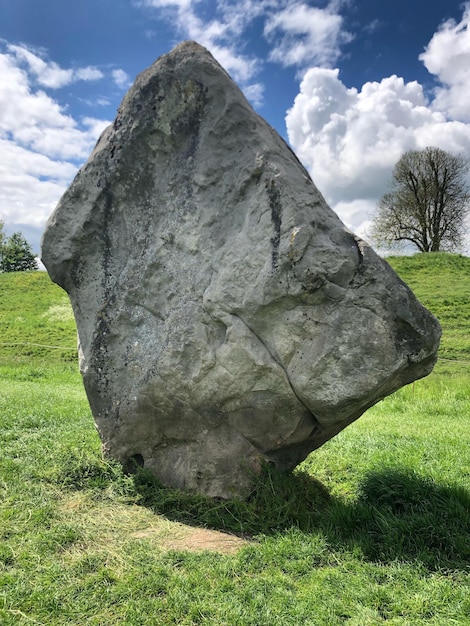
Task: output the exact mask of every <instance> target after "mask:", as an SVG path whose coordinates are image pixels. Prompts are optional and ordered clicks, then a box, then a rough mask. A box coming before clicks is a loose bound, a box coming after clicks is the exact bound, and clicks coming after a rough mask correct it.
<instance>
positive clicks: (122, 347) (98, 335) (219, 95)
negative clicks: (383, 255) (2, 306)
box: [42, 42, 440, 498]
mask: <svg viewBox="0 0 470 626" xmlns="http://www.w3.org/2000/svg"><path fill="white" fill-rule="evenodd" d="M42 258H43V261H44V264H45V265H46V267H47V269H48V271H49V274H50V276H51V278H52V280H54V281H55V282H57V283H58V284H59V285H61V286H62V287H63V288H64V289H65V290H66V291H67V292H68V294H69V296H70V299H71V302H72V305H73V309H74V313H75V318H76V321H77V327H78V337H79V353H80V368H81V372H82V375H83V380H84V384H85V389H86V392H87V395H88V399H89V402H90V405H91V409H92V412H93V416H94V418H95V421H96V424H97V427H98V430H99V433H100V436H101V439H102V442H103V446H104V450H105V452H106V453H107V454H108V455H110V456H111V457H114V458H117V459H119V460H120V461H121V462H122V463H123V464H124V466H126V467H131V466H132V465H133V464H137V465H143V466H145V467H146V468H149V469H150V470H151V471H152V472H153V473H154V474H155V475H156V476H157V477H158V478H159V479H160V480H161V481H162V482H163V483H164V484H166V485H170V486H175V487H180V488H184V489H189V490H194V491H199V492H202V493H205V494H208V495H210V496H219V497H223V498H228V497H232V496H245V495H246V494H247V493H249V490H250V485H251V484H252V481H253V477H254V475H256V474H258V473H259V472H260V470H261V467H262V464H263V462H265V461H267V462H271V463H274V464H275V466H277V467H279V468H282V469H286V470H290V469H292V468H294V467H295V466H296V465H297V464H298V463H299V462H300V461H302V460H303V459H304V458H305V457H306V456H307V454H309V452H311V451H312V450H314V449H315V448H317V447H319V446H321V445H322V444H323V443H324V442H325V441H327V440H328V439H330V438H331V437H333V436H334V435H336V434H337V433H338V432H339V431H341V430H342V429H343V428H345V426H347V425H348V424H350V423H351V422H353V421H354V420H356V419H357V418H358V417H359V416H360V415H361V414H362V413H363V412H364V411H365V410H366V409H367V408H369V407H370V406H372V405H373V404H375V403H376V402H377V401H378V400H380V399H381V398H383V397H384V396H386V395H387V394H390V393H392V392H393V391H395V390H396V389H398V388H399V387H401V386H402V385H405V384H407V383H409V382H411V381H413V380H415V379H417V378H420V377H422V376H426V375H427V374H428V373H429V372H430V371H431V369H432V367H433V364H434V362H435V360H436V351H437V347H438V343H439V337H440V328H439V324H438V322H437V320H436V319H435V318H434V317H433V316H432V315H431V314H430V313H428V311H426V309H424V308H423V306H421V304H419V302H418V301H417V300H416V299H415V297H414V296H413V294H412V292H411V291H410V290H409V288H408V287H407V286H406V285H405V284H404V283H403V282H402V281H401V280H400V279H399V278H398V277H397V275H396V274H395V273H394V272H393V271H392V269H391V268H390V267H389V266H388V265H387V263H386V262H385V261H383V260H381V259H380V258H379V257H378V256H377V255H376V254H375V253H374V252H373V250H372V249H371V248H369V247H368V246H367V245H366V244H365V243H364V242H363V241H361V240H359V239H358V238H357V237H355V236H354V235H353V234H352V233H351V232H349V231H348V230H347V229H346V228H345V226H344V225H343V224H342V223H341V221H340V220H339V218H338V217H337V215H336V214H335V213H334V212H333V211H332V210H331V209H330V208H329V207H328V206H327V204H326V202H325V200H324V199H323V197H322V196H321V194H320V193H319V191H318V190H317V189H316V187H315V185H314V184H313V183H312V181H311V179H310V177H309V175H308V173H307V172H306V170H305V169H304V168H303V167H302V165H301V164H300V163H299V161H298V160H297V158H296V157H295V155H294V154H293V153H292V151H291V150H290V149H289V147H288V146H287V145H286V144H285V143H284V141H283V140H282V139H281V138H280V137H279V135H278V134H277V133H276V132H275V131H274V130H273V129H272V128H271V127H270V126H268V124H267V123H266V122H265V121H264V120H263V119H261V118H260V117H259V116H258V115H257V114H256V113H255V112H254V111H253V110H252V109H251V107H250V105H249V104H248V102H247V101H246V99H245V98H244V96H243V94H242V93H241V92H240V90H239V89H238V88H237V86H236V85H235V84H234V83H233V81H232V80H231V79H230V77H229V76H228V75H227V73H226V72H225V71H224V70H223V69H222V68H221V67H220V65H218V63H217V62H216V61H215V60H214V59H213V57H212V56H211V55H210V54H209V52H207V50H205V49H204V48H202V47H201V46H200V45H198V44H196V43H194V42H186V43H182V44H181V45H179V46H178V47H176V48H175V49H174V50H173V51H172V52H170V53H169V54H167V55H165V56H163V57H161V58H160V59H158V60H157V61H156V62H155V63H154V65H152V66H151V67H150V68H149V69H147V70H146V71H144V72H143V73H142V74H140V76H138V78H137V80H136V81H135V84H134V85H133V87H132V88H131V89H130V91H129V92H128V94H127V95H126V97H125V98H124V100H123V102H122V104H121V106H120V108H119V111H118V115H117V117H116V120H115V121H114V123H113V125H112V126H110V127H109V128H107V129H106V130H105V131H104V133H103V135H102V136H101V138H100V139H99V141H98V143H97V145H96V147H95V149H94V151H93V153H92V154H91V156H90V158H89V160H88V162H87V163H86V165H85V166H84V167H83V168H82V169H81V170H80V171H79V172H78V174H77V176H76V178H75V180H74V181H73V183H72V185H71V186H70V188H69V189H68V190H67V191H66V193H65V194H64V196H63V197H62V199H61V201H60V202H59V205H58V207H57V208H56V210H55V212H54V213H53V215H52V216H51V218H50V219H49V222H48V225H47V229H46V232H45V235H44V240H43V247H42Z"/></svg>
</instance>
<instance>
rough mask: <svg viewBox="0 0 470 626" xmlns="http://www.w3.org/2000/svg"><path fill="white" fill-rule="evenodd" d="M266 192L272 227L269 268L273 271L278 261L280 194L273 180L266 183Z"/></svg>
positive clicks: (280, 215)
mask: <svg viewBox="0 0 470 626" xmlns="http://www.w3.org/2000/svg"><path fill="white" fill-rule="evenodd" d="M266 191H267V192H268V198H269V206H270V207H271V221H272V223H273V226H274V235H273V236H272V237H271V245H272V251H271V267H272V269H273V270H275V269H276V268H277V264H278V260H279V244H280V242H281V224H282V205H281V194H280V193H279V189H278V188H277V187H276V185H275V183H274V180H270V181H269V182H266Z"/></svg>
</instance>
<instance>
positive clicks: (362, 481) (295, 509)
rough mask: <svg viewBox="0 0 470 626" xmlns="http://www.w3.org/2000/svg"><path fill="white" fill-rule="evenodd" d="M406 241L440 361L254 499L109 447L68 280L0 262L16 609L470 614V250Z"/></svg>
mask: <svg viewBox="0 0 470 626" xmlns="http://www.w3.org/2000/svg"><path fill="white" fill-rule="evenodd" d="M389 261H390V263H391V264H392V266H393V267H394V268H395V269H396V270H397V271H398V273H399V274H400V275H401V276H402V277H403V278H404V279H405V280H406V281H407V282H408V283H409V284H410V286H411V287H412V288H413V290H414V291H415V293H416V294H417V295H418V297H419V298H420V300H421V301H422V302H423V303H424V304H425V305H426V306H427V307H428V308H429V309H430V310H431V311H432V312H433V313H434V314H435V315H437V317H439V319H440V320H441V323H442V326H443V339H442V346H441V350H440V357H441V358H440V361H439V362H438V365H437V366H436V369H435V372H434V373H433V374H432V375H430V376H429V377H428V378H426V379H424V380H421V381H417V382H416V383H414V384H412V385H409V386H408V387H406V388H404V389H401V390H400V391H399V392H397V393H396V394H394V395H393V396H391V397H389V398H387V399H385V400H384V401H382V402H381V403H379V404H378V405H376V406H375V407H374V408H373V409H371V410H369V411H368V412H367V413H366V414H365V415H364V416H363V417H361V419H360V420H358V421H357V422H356V423H355V424H353V425H352V426H350V427H349V428H347V429H346V430H345V431H343V432H342V433H341V434H340V435H338V436H337V437H336V438H334V439H333V440H331V441H330V442H328V443H327V444H325V445H324V446H323V447H322V448H320V449H319V450H318V451H316V452H314V453H312V454H311V455H310V456H309V457H308V458H307V460H306V461H305V462H304V463H303V464H302V465H301V466H300V467H299V468H298V469H297V470H296V471H295V472H294V473H293V474H292V475H290V476H283V475H279V474H276V473H275V472H271V473H270V474H269V475H266V477H265V478H264V480H263V481H260V484H259V485H258V486H257V488H256V490H255V492H254V493H253V496H252V498H251V499H250V501H249V502H246V503H242V502H237V501H229V502H218V501H212V500H206V499H204V498H202V497H199V496H191V495H187V494H182V493H180V492H178V491H176V490H171V489H166V488H163V487H161V486H160V485H158V484H156V482H155V481H154V480H153V479H152V477H151V476H149V475H148V474H147V473H145V472H141V473H140V474H138V475H136V476H134V477H128V476H125V475H123V473H122V472H121V469H120V468H119V467H118V466H117V465H115V464H113V463H107V462H105V461H103V459H102V457H101V454H100V444H99V440H98V436H97V434H96V431H95V429H94V425H93V420H92V417H91V414H90V410H89V407H88V404H87V401H86V397H85V394H84V391H83V388H82V385H81V380H80V376H79V374H78V371H77V365H76V358H77V353H76V347H75V326H74V321H73V318H72V316H71V311H70V307H69V305H68V300H67V297H66V295H65V294H64V293H63V292H62V291H61V290H60V289H59V288H58V287H56V286H55V285H53V284H52V283H51V282H50V280H49V278H48V276H47V274H45V273H40V272H35V273H26V274H24V273H18V274H0V428H1V444H0V624H1V625H2V626H3V625H5V626H10V625H11V626H18V625H19V626H26V625H31V624H42V625H77V626H78V625H84V624H92V625H102V626H114V625H117V624H119V625H135V626H141V625H152V626H153V625H188V626H189V625H194V624H202V625H209V624H210V625H214V626H215V625H217V626H234V625H236V626H278V625H279V626H304V625H305V626H336V625H343V624H344V625H348V626H369V625H370V626H372V625H379V624H387V625H389V624H390V625H391V624H399V625H402V626H405V625H407V626H408V625H409V626H417V625H424V624H428V625H431V624H432V625H435V626H449V625H454V624H460V625H470V445H469V442H470V401H469V398H470V377H469V375H468V372H469V367H470V258H466V257H462V256H458V255H448V254H442V253H439V254H428V255H416V256H413V257H395V258H391V259H389Z"/></svg>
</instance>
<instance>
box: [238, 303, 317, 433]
mask: <svg viewBox="0 0 470 626" xmlns="http://www.w3.org/2000/svg"><path fill="white" fill-rule="evenodd" d="M231 315H233V316H234V317H236V318H237V319H239V320H240V321H241V322H242V324H243V325H244V326H245V328H247V329H248V330H249V331H250V332H251V333H252V334H253V335H254V336H255V337H256V339H257V340H258V341H259V342H260V343H261V345H262V346H263V348H264V349H265V350H266V352H267V353H268V354H269V356H270V357H271V358H272V360H273V361H274V362H275V363H276V365H278V366H279V367H280V368H281V370H282V371H283V372H284V375H285V377H286V380H287V382H288V384H289V387H290V389H291V391H292V393H293V394H294V396H295V397H296V398H297V400H298V401H299V402H300V404H301V405H302V406H303V407H305V409H306V410H307V411H308V413H309V415H310V416H311V417H312V418H313V420H314V421H315V426H316V427H317V428H321V427H322V426H321V423H320V422H319V420H318V418H317V417H315V415H314V414H313V413H312V412H311V410H310V409H309V408H308V406H307V405H306V404H305V402H303V401H302V399H301V398H300V397H299V396H298V395H297V392H296V390H295V388H294V385H293V384H292V381H291V379H290V376H289V374H288V372H287V370H286V368H285V367H284V365H283V364H282V363H281V362H280V361H279V359H277V358H276V357H275V355H274V354H273V353H272V351H271V350H270V348H269V346H268V345H267V343H266V342H265V341H264V340H263V339H262V338H261V337H260V336H259V335H257V334H256V332H255V331H254V330H253V329H252V328H251V327H250V325H249V324H248V323H247V322H246V321H245V320H244V319H243V317H241V315H239V314H238V313H234V312H232V313H231ZM297 426H298V424H297V425H296V427H295V428H294V429H293V430H292V432H291V433H290V435H292V434H293V433H294V432H295V430H296V428H297ZM290 435H289V437H290ZM286 439H288V437H287V438H286Z"/></svg>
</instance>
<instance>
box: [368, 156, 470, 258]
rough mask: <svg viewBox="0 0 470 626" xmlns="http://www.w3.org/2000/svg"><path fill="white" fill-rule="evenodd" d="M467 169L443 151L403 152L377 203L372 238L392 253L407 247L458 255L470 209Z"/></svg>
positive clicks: (461, 159)
mask: <svg viewBox="0 0 470 626" xmlns="http://www.w3.org/2000/svg"><path fill="white" fill-rule="evenodd" d="M469 166H470V163H469V160H468V159H466V158H465V157H463V156H454V155H452V154H450V153H449V152H446V151H445V150H441V149H440V148H431V147H428V148H425V149H424V150H410V151H408V152H405V154H403V156H402V157H401V158H400V159H399V160H398V162H397V163H396V165H395V168H394V170H393V176H392V182H391V191H390V192H389V193H386V194H385V195H384V196H383V197H382V198H381V199H380V201H379V204H378V213H377V215H376V217H375V219H374V221H373V226H372V237H373V238H374V239H375V240H376V241H377V243H379V244H382V245H385V246H386V247H389V248H390V247H393V246H394V245H397V244H400V243H402V242H406V241H408V242H411V243H413V244H414V245H415V246H416V247H417V248H418V249H419V250H420V251H421V252H438V251H439V250H449V251H452V250H456V249H458V248H459V246H460V245H461V243H462V235H463V229H464V220H465V217H466V215H467V213H468V211H469V208H470V187H469V182H468V173H469Z"/></svg>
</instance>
